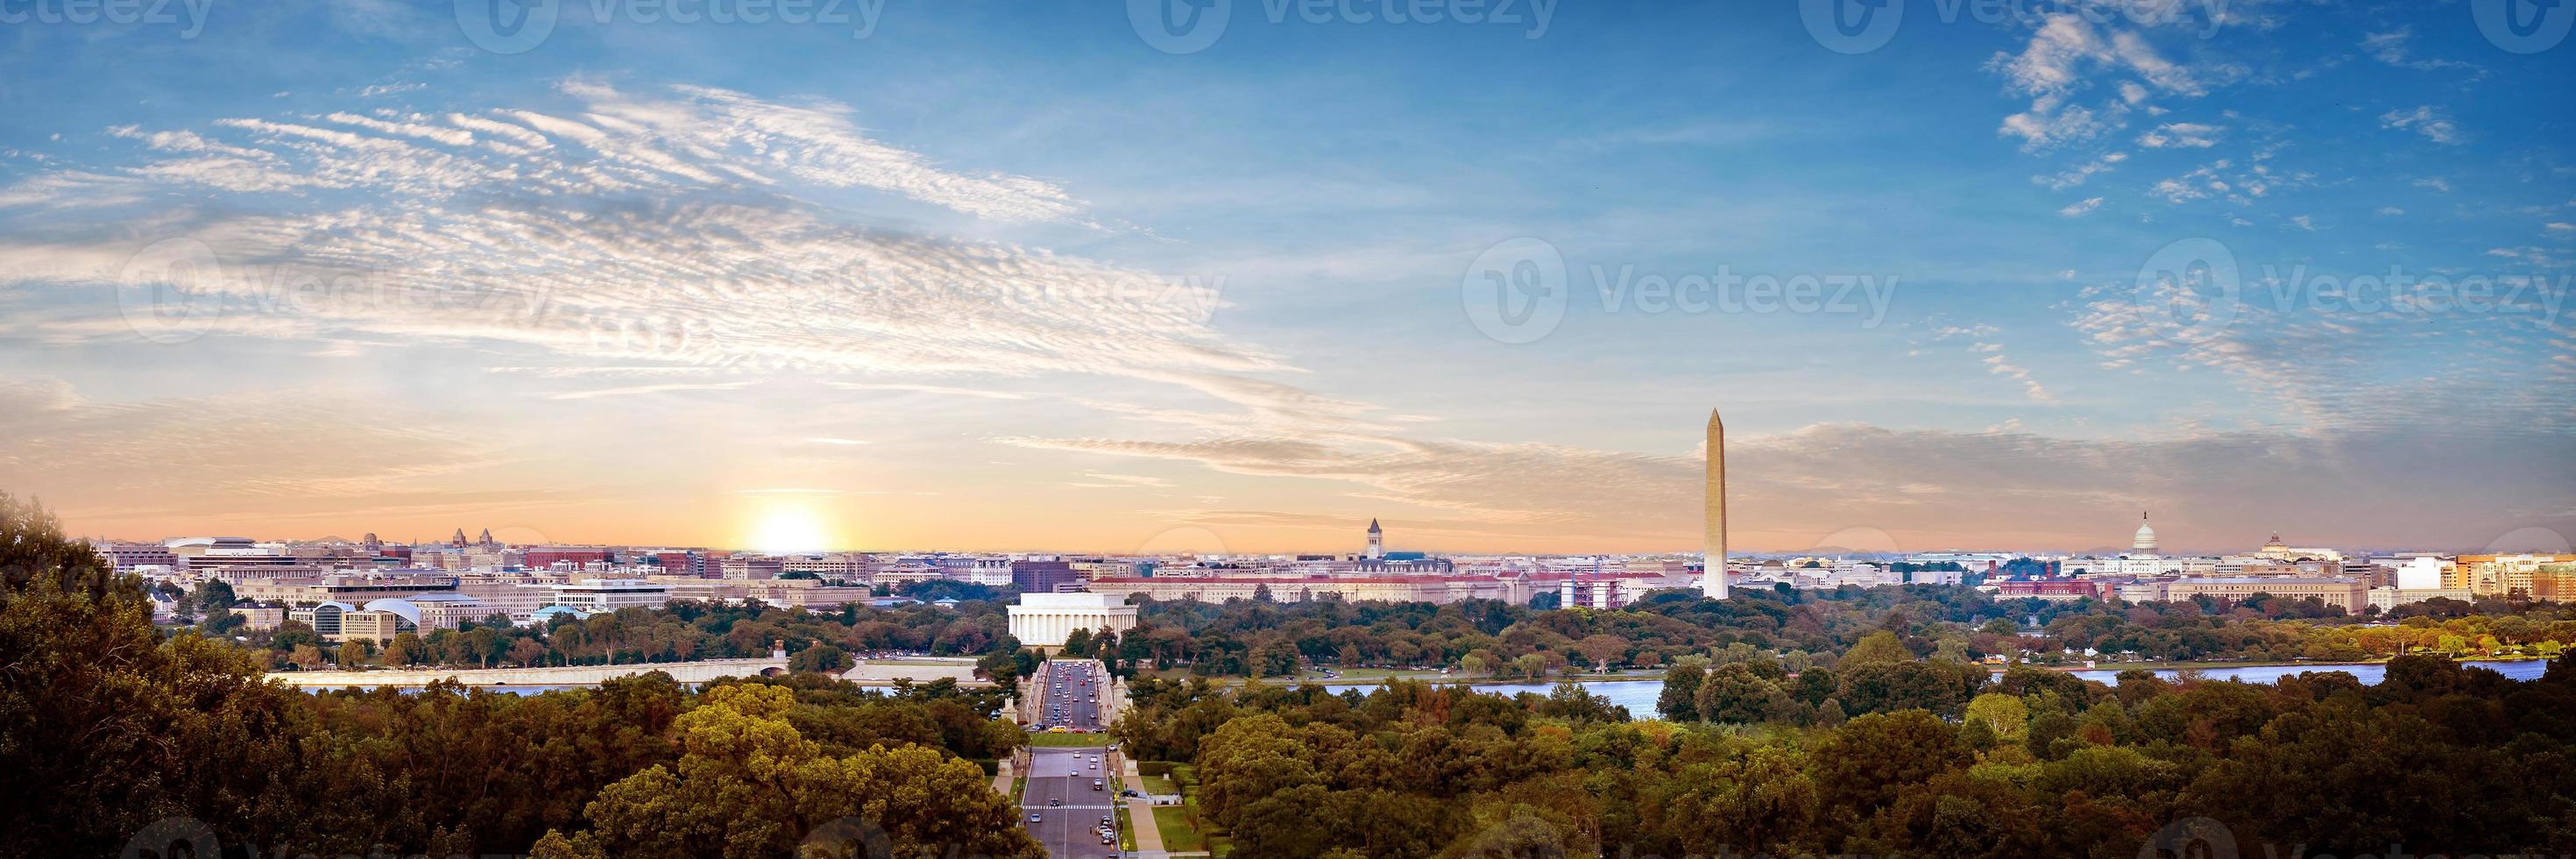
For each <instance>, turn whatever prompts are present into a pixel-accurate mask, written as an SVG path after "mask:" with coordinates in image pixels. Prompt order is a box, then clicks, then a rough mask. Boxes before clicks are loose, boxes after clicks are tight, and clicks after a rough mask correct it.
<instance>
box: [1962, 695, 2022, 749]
mask: <svg viewBox="0 0 2576 859" xmlns="http://www.w3.org/2000/svg"><path fill="white" fill-rule="evenodd" d="M1967 719H1968V722H1970V723H1972V724H1980V725H1984V726H1985V727H1986V730H1987V731H1988V732H1990V733H1991V734H1992V735H1993V736H1994V738H1995V740H1996V741H1997V742H2001V743H2008V744H2010V743H2019V742H2021V741H2022V732H2023V731H2025V730H2027V729H2028V728H2029V727H2030V708H2029V707H2027V706H2024V705H2023V704H2022V701H2021V696H2019V695H2006V694H2003V693H2001V692H1988V693H1986V694H1983V695H1979V696H1977V698H1976V700H1974V701H1970V702H1968V716H1967Z"/></svg>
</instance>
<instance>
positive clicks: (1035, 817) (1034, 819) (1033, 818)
mask: <svg viewBox="0 0 2576 859" xmlns="http://www.w3.org/2000/svg"><path fill="white" fill-rule="evenodd" d="M1029 822H1030V823H1044V822H1046V815H1043V814H1031V815H1029Z"/></svg>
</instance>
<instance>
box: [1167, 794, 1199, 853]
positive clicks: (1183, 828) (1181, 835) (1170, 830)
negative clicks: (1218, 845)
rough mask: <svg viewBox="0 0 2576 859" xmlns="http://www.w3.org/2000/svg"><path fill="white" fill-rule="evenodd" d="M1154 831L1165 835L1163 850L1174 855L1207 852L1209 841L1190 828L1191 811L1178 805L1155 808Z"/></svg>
mask: <svg viewBox="0 0 2576 859" xmlns="http://www.w3.org/2000/svg"><path fill="white" fill-rule="evenodd" d="M1154 829H1155V830H1157V831H1159V832H1161V833H1163V849H1164V850H1168V851H1171V852H1174V853H1195V852H1198V851H1201V850H1206V849H1208V848H1207V839H1206V838H1204V837H1202V836H1200V835H1199V831H1198V830H1197V829H1194V828H1191V826H1190V812H1189V809H1185V808H1182V807H1180V806H1177V805H1157V806H1154Z"/></svg>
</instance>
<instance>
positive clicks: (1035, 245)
mask: <svg viewBox="0 0 2576 859" xmlns="http://www.w3.org/2000/svg"><path fill="white" fill-rule="evenodd" d="M594 8H600V7H597V6H595V5H594V6H591V7H585V8H581V9H574V8H572V7H571V6H566V7H565V14H564V15H563V18H562V20H561V21H559V22H555V23H553V25H552V28H551V30H550V31H548V32H547V33H545V34H543V35H542V38H541V41H540V42H539V43H537V44H534V45H526V46H522V45H516V44H505V43H495V42H492V41H491V40H490V36H491V34H488V33H483V34H478V33H475V32H472V31H471V30H470V28H463V27H461V26H460V24H459V23H458V21H457V20H455V18H454V16H453V15H451V14H448V13H449V12H450V10H449V9H448V8H447V7H446V6H445V5H443V4H431V5H430V6H428V7H413V6H403V5H400V4H368V6H367V11H366V12H365V13H364V14H359V13H345V14H344V13H339V12H335V13H334V14H333V15H332V16H331V19H330V21H329V22H328V23H327V25H320V24H315V23H313V22H312V21H311V20H310V19H309V18H307V17H302V16H303V15H304V13H302V12H298V11H292V10H279V9H266V8H259V7H240V8H237V7H234V6H229V5H223V6H215V7H212V8H211V9H210V10H208V11H207V13H206V14H207V18H206V20H203V21H199V22H195V23H197V24H202V26H199V27H193V28H192V27H190V26H185V25H184V24H185V22H183V25H181V26H158V25H155V24H154V23H151V22H142V23H135V24H127V25H115V24H98V25H96V26H89V27H79V26H51V27H28V28H24V29H22V30H20V31H17V32H16V33H15V35H17V36H18V37H19V39H20V40H21V41H20V45H19V49H17V50H13V51H12V52H10V53H9V54H7V56H6V58H5V59H0V62H5V63H6V64H7V65H6V66H5V67H4V70H5V71H6V72H7V74H8V77H9V79H11V80H13V81H17V82H20V85H19V86H16V87H11V88H7V89H5V90H0V106H4V107H5V108H6V111H5V114H6V115H7V116H9V117H10V118H9V119H6V120H0V437H6V438H9V439H10V442H9V443H8V444H7V445H6V446H5V447H4V448H0V488H6V489H9V490H11V491H14V492H17V493H20V494H24V495H33V496H37V497H41V498H43V499H45V500H46V501H47V502H48V503H49V504H50V505H52V506H54V507H55V508H56V509H57V510H58V511H59V512H60V513H61V515H62V516H63V518H64V519H65V521H66V523H67V525H68V526H69V528H70V529H71V530H73V531H75V532H78V533H87V534H95V535H100V536H109V537H117V538H125V539H155V538H159V537H169V536H182V535H192V534H229V533H257V534H261V535H271V536H278V537H291V538H316V537H323V536H334V535H336V536H344V537H345V536H354V535H356V534H359V533H363V532H366V531H376V532H378V533H383V534H399V533H405V532H410V533H413V534H418V535H422V536H425V537H431V538H434V537H435V536H437V535H443V534H445V533H446V532H447V530H448V529H449V528H451V527H455V526H456V524H458V523H460V522H480V523H488V527H492V528H494V529H495V530H496V531H506V532H512V533H525V534H528V535H531V536H533V537H536V538H539V539H538V540H537V541H539V542H565V543H614V544H645V543H665V542H667V543H675V544H686V545H708V546H727V545H730V546H740V545H748V544H752V543H770V544H785V543H791V542H810V543H817V544H827V545H830V546H834V547H846V548H895V547H921V548H954V549H958V550H971V551H1005V550H1023V551H1047V550H1056V551H1146V550H1155V549H1163V548H1171V549H1200V550H1223V551H1233V552H1280V551H1298V550H1315V551H1321V550H1338V547H1340V546H1343V545H1344V544H1345V543H1346V542H1347V539H1348V538H1347V537H1346V536H1345V535H1346V534H1347V533H1348V528H1347V526H1346V524H1345V523H1347V522H1350V521H1365V520H1366V519H1368V518H1370V517H1373V516H1374V517H1382V518H1384V519H1385V520H1386V522H1387V523H1388V524H1389V527H1390V528H1391V529H1400V530H1401V533H1402V535H1403V536H1402V538H1401V539H1400V542H1402V543H1403V544H1404V545H1405V547H1408V548H1423V549H1430V550H1435V551H1450V552H1469V551H1503V550H1517V551H1530V552H1557V553H1580V552H1599V551H1618V552H1653V551H1667V552H1686V551H1692V550H1695V549H1698V548H1700V547H1702V546H1703V545H1704V540H1705V534H1704V532H1703V528H1702V515H1703V513H1704V511H1703V510H1702V508H1701V505H1700V504H1699V503H1695V502H1698V501H1699V500H1700V494H1701V492H1702V488H1701V484H1702V475H1703V469H1704V468H1705V466H1706V465H1707V463H1706V459H1705V450H1704V448H1703V445H1704V441H1703V440H1702V436H1701V434H1700V433H1699V432H1697V429H1698V421H1699V420H1700V418H1701V415H1700V412H1701V411H1703V410H1704V409H1705V408H1706V406H1707V404H1710V403H1724V404H1725V407H1726V409H1727V412H1728V416H1729V417H1730V418H1731V419H1732V420H1733V422H1734V424H1735V426H1734V430H1735V432H1734V434H1733V436H1732V438H1730V439H1729V441H1728V444H1729V448H1730V449H1729V457H1730V459H1731V461H1730V462H1727V463H1725V465H1726V467H1727V469H1728V471H1729V474H1728V477H1729V478H1730V480H1731V481H1732V484H1731V485H1732V489H1731V494H1732V498H1731V499H1730V501H1731V508H1730V511H1729V512H1730V514H1731V518H1730V522H1729V525H1730V529H1731V533H1730V535H1729V539H1730V540H1731V541H1732V542H1733V544H1734V545H1735V546H1737V547H1740V549H1741V550H1744V551H1764V552H1793V551H1798V550H1800V549H1802V548H1813V547H1820V546H1823V547H1835V546H1839V547H1842V548H1849V549H1855V550H1862V551H1877V550H1889V551H1924V550H1932V549H1941V548H1972V547H2012V548H2026V549H2031V550H2047V551H2081V550H2087V549H2097V548H2106V547H2117V546H2119V545H2121V541H2120V535H2121V534H2122V533H2123V531H2124V530H2125V528H2124V527H2122V524H2121V523H2123V522H2124V521H2126V519H2127V517H2128V516H2131V515H2134V513H2135V511H2137V510H2139V509H2152V510H2154V511H2156V521H2157V523H2158V524H2159V528H2160V530H2162V531H2164V532H2165V533H2166V534H2167V535H2168V537H2167V540H2168V542H2169V543H2171V544H2173V545H2174V546H2176V547H2178V550H2185V549H2187V550H2207V549H2220V548H2223V547H2231V546H2243V545H2253V544H2256V543H2259V542H2260V541H2261V539H2262V537H2263V536H2264V535H2265V534H2268V533H2270V532H2272V531H2274V530H2279V531H2282V532H2285V533H2294V534H2299V535H2302V536H2301V540H2302V541H2303V542H2305V543H2310V544H2318V545H2339V546H2352V547H2371V548H2387V549H2412V548H2420V549H2450V550H2476V549H2482V548H2489V547H2497V543H2498V541H2504V540H2508V539H2511V540H2536V541H2538V542H2532V543H2528V544H2526V545H2528V547H2530V548H2540V549H2564V548H2566V547H2567V546H2566V541H2567V540H2568V539H2569V537H2570V536H2571V535H2576V434H2571V432H2570V431H2569V430H2568V429H2567V419H2568V418H2569V417H2570V416H2571V415H2576V326H2571V323H2570V322H2569V320H2567V319H2566V318H2564V317H2563V316H2561V315H2560V314H2561V304H2562V302H2563V300H2564V298H2565V297H2566V294H2567V292H2568V289H2567V285H2568V282H2569V281H2568V278H2569V277H2570V273H2569V269H2570V261H2571V260H2576V255H2571V252H2576V226H2571V224H2576V163H2571V162H2570V160H2569V158H2568V153H2567V152H2566V150H2565V147H2564V145H2563V143H2562V142H2561V141H2563V140H2564V139H2565V129H2564V127H2563V124H2564V122H2563V120H2560V119H2558V117H2564V116H2568V115H2576V111H2571V110H2570V109H2569V108H2570V107H2571V105H2569V104H2567V101H2568V100H2569V99H2571V98H2576V95H2571V94H2570V93H2568V92H2566V91H2565V89H2564V88H2551V87H2530V86H2525V85H2522V83H2521V82H2525V81H2534V80H2551V79H2566V78H2568V77H2569V76H2570V73H2571V71H2576V59H2571V56H2576V55H2571V54H2570V52H2568V51H2565V50H2554V51H2542V52H2537V53H2528V52H2517V51H2515V50H2512V49H2510V48H2509V47H2508V46H2506V45H2505V44H2502V43H2499V42H2498V41H2496V37H2494V36H2492V35H2490V34H2487V33H2484V32H2483V31H2482V30H2481V29H2480V27H2479V26H2478V24H2477V22H2476V21H2475V20H2474V19H2473V16H2472V15H2471V14H2470V12H2469V11H2468V10H2466V9H2464V8H2459V7H2457V6H2453V7H2443V8H2434V9H2417V8H2412V7H2407V6H2403V5H2395V4H2392V5H2386V6H2361V7H2341V6H2338V7H2317V6H2313V5H2310V4H2293V3H2286V2H2254V3H2237V4H2231V5H2229V6H2228V7H2226V8H2227V11H2224V12H2219V13H2211V12H2210V11H2208V10H2207V9H2206V8H2203V7H2196V6H2192V5H2189V4H2184V5H2183V6H2181V7H2178V10H2177V14H2178V15H2180V16H2182V17H2180V18H2177V19H2174V20H2163V21H2145V22H2142V21H2137V20H2128V19H2123V18H2121V17H2119V16H2111V17H2109V18H2108V19H2104V20H2094V19H2090V18H2088V17H2086V16H2083V15H2076V14H2071V13H2059V14H2049V15H2042V16H2035V17H2033V18H2030V19H2027V20H2002V21H1979V20H1957V21H1950V20H1942V19H1940V18H1939V17H1938V16H1936V15H1935V14H1933V13H1932V12H1931V11H1929V10H1928V9H1925V10H1918V11H1917V12H1916V13H1915V14H1914V15H1912V16H1910V17H1908V18H1907V19H1906V20H1905V22H1904V24H1903V26H1902V29H1899V30H1897V31H1896V32H1894V34H1893V35H1892V36H1891V37H1889V38H1888V39H1887V40H1886V41H1885V42H1884V43H1883V44H1876V45H1865V44H1858V43H1851V42H1845V41H1837V40H1836V39H1834V38H1831V37H1825V36H1814V37H1811V35H1810V34H1811V33H1813V32H1816V31H1814V30H1813V29H1812V28H1811V27H1810V26H1809V23H1810V22H1806V21H1803V20H1802V19H1801V16H1800V14H1799V12H1798V10H1797V9H1795V8H1792V7H1791V4H1779V6H1778V7H1777V8H1772V7H1761V8H1735V7H1726V8H1691V9H1658V10H1640V11H1634V12H1630V13H1625V14H1618V13H1612V12H1609V11H1605V10H1599V9H1581V8H1575V7H1572V6H1568V7H1565V8H1562V9H1553V7H1551V8H1552V9H1553V12H1552V13H1551V16H1550V17H1549V18H1548V20H1547V21H1546V22H1545V23H1544V24H1541V23H1539V22H1538V21H1536V20H1530V21H1526V22H1524V24H1523V25H1522V26H1518V27H1506V26H1497V25H1470V24H1465V23H1459V22H1451V23H1449V24H1443V25H1434V24H1420V23H1417V24H1411V25H1399V24H1393V23H1389V22H1357V21H1334V22H1326V23H1313V22H1308V21H1305V20H1304V19H1301V18H1297V17H1289V18H1286V19H1283V20H1264V19H1263V18H1262V16H1261V15H1260V14H1259V13H1258V12H1257V11H1256V9H1255V6H1253V5H1244V6H1243V7H1242V8H1241V9H1238V10H1237V14H1236V18H1237V20H1236V21H1235V22H1234V23H1233V25H1232V26H1231V27H1229V28H1226V29H1225V30H1224V31H1223V32H1222V33H1221V34H1219V35H1220V36H1221V38H1217V40H1216V41H1214V42H1212V43H1210V44H1206V45H1193V44H1172V43H1164V42H1159V41H1157V37H1155V36H1153V35H1151V34H1150V33H1149V32H1146V31H1143V30H1140V29H1138V28H1137V27H1136V26H1134V25H1133V23H1132V22H1131V21H1129V20H1128V19H1127V17H1126V16H1125V15H1124V14H1121V11H1122V10H1119V9H1116V8H1110V7H1102V8H1100V9H1092V8H1089V7H1084V6H1054V7H1040V8H1034V9H1012V10H1007V11H1006V10H999V9H981V8H973V7H943V8H939V9H935V10H934V9H928V8H916V7H905V6H891V7H886V8H884V9H883V10H882V14H883V18H882V20H876V19H870V20H868V21H866V22H864V23H866V25H867V26H866V27H865V28H864V33H863V34H861V33H858V32H855V31H857V30H859V29H862V28H859V27H857V26H856V23H854V24H853V26H850V27H837V28H836V27H825V26H799V25H789V24H777V25H773V26H748V25H745V26H720V25H713V24H701V25H696V26H691V25H684V24H678V23H672V22H668V21H663V22H659V23H656V22H650V21H637V20H613V21H593V20H588V16H589V15H590V10H591V9H594ZM854 36H860V37H858V38H854ZM290 47H291V48H292V50H291V51H290V50H285V49H286V48H290ZM278 55H292V56H294V57H296V58H297V60H296V61H295V62H293V63H289V64H283V65H278V64H269V63H252V62H244V61H242V60H243V58H246V57H270V56H278ZM138 58H148V59H149V60H150V61H149V62H138V61H136V60H137V59H138ZM788 67H793V68H796V69H798V70H799V71H798V73H796V74H793V75H782V74H779V73H778V72H777V69H780V68H788ZM317 80H324V81H328V82H329V83H326V84H324V85H321V86H317V85H316V84H315V81H317ZM1604 81H1615V82H1617V84H1616V91H1615V92H1613V93H1611V94H1610V95H1611V96H1612V97H1610V98H1607V99H1604V98H1598V97H1596V96H1597V95H1598V93H1597V91H1596V88H1597V87H1600V86H1602V85H1604V84H1603V82H1604ZM1642 82H1652V85H1651V86H1649V85H1646V84H1644V83H1642ZM65 94H77V97H66V96H65ZM1325 96H1329V97H1325ZM1388 141H1403V142H1404V143H1405V144H1406V145H1403V146H1395V145H1389V144H1388ZM2220 262H2225V263H2227V264H2228V266H2227V267H2230V268H2232V269H2233V271H2234V272H2235V276H2234V278H2233V279H2230V280H2226V281H2225V284H2224V285H2225V286H2226V287H2227V288H2226V289H2222V290H2215V291H2213V290H2212V289H2210V288H2208V287H2209V284H2208V283H2206V282H2198V281H2195V282H2189V283H2175V282H2170V281H2167V280H2163V279H2160V278H2162V276H2163V275H2165V274H2167V273H2173V274H2178V275H2185V276H2188V275H2187V273H2189V272H2193V271H2208V270H2210V269H2211V267H2212V266H2216V265H2217V264H2218V263H2220ZM2196 266H2197V267H2196ZM2426 278H2435V279H2440V280H2441V281H2442V282H2443V283H2444V284H2445V285H2444V286H2443V287H2442V288H2441V289H2438V290H2436V289H2432V288H2430V287H2426V286H2423V285H2421V283H2420V281H2421V280H2422V279H2426ZM2364 279H2368V281H2367V282H2368V284H2369V285H2367V286H2365V280H2364ZM2472 282H2474V283H2477V284H2481V286H2479V287H2476V288H2469V287H2467V286H2466V284H2469V283H2472ZM1766 283H1767V284H1769V285H1770V286H1768V287H1765V286H1761V284H1766ZM2407 284H2415V285H2407ZM1802 285H1803V286H1802ZM2552 539H2554V540H2555V541H2556V545H2549V541H2550V540H2552ZM2518 547H2521V546H2505V547H2502V548H2518Z"/></svg>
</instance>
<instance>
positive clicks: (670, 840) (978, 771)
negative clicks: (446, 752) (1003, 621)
mask: <svg viewBox="0 0 2576 859" xmlns="http://www.w3.org/2000/svg"><path fill="white" fill-rule="evenodd" d="M795 707H796V695H795V693H794V692H792V691H790V690H788V689H785V688H781V687H777V686H764V685H753V684H737V685H727V686H719V687H717V688H714V689H711V690H708V692H707V693H706V694H705V695H703V696H701V700H700V702H699V706H698V707H697V708H696V709H694V710H691V711H689V712H688V713H687V714H685V715H683V716H681V717H680V718H679V719H678V721H677V722H676V723H675V725H674V727H675V728H676V729H677V730H678V733H679V738H680V755H679V758H678V759H677V760H676V761H673V762H672V763H670V764H667V765H665V764H657V765H655V766H653V767H651V768H648V769H646V770H644V771H642V772H639V773H636V774H634V775H631V776H628V777H626V778H624V779H620V780H618V781H617V782H616V783H614V784H611V785H608V786H607V787H606V788H603V789H601V790H600V792H599V798H598V799H597V800H594V801H592V802H591V803H590V805H589V806H588V807H587V808H586V809H585V814H586V816H587V817H589V819H590V820H591V822H592V826H591V828H590V829H588V830H584V831H582V832H579V833H577V834H575V835H573V836H572V838H571V841H570V845H569V847H570V851H569V852H570V853H571V855H575V856H582V857H607V856H620V857H629V856H633V857H667V859H683V858H684V857H700V856H723V857H728V859H754V857H772V856H791V855H797V850H798V848H799V846H800V845H806V846H820V845H833V846H838V847H839V848H840V849H843V850H849V849H850V848H853V847H856V848H864V849H860V850H856V851H854V852H856V853H857V855H869V854H870V852H872V851H882V850H891V851H892V852H893V853H894V854H897V855H916V854H937V853H945V852H948V851H952V850H954V851H959V852H962V853H964V854H966V855H980V856H1039V855H1043V851H1042V850H1040V849H1039V847H1038V844H1037V841H1036V839H1035V838H1033V837H1031V836H1030V835H1029V834H1028V833H1027V832H1026V831H1025V830H1023V829H1021V828H1019V827H1018V826H1017V825H1016V823H1017V820H1016V816H1017V812H1016V811H1015V810H1014V809H1013V808H1012V807H1011V805H1010V804H1009V802H1008V801H1007V800H1006V799H1004V798H1003V797H1002V796H1001V795H1000V794H997V793H995V792H993V790H992V786H991V783H990V782H989V781H988V780H987V779H986V778H985V777H984V771H983V769H982V768H980V767H977V766H975V765H974V764H971V763H968V762H966V761H962V760H958V759H956V758H953V757H947V756H944V755H941V754H940V753H938V752H937V751H935V750H932V749H928V748H923V747H920V746H902V747H898V748H894V749H888V748H886V747H885V746H881V745H879V746H870V747H868V748H867V749H866V750H864V751H860V752H857V753H854V754H849V755H841V756H834V755H831V754H827V753H826V752H825V750H824V748H823V745H822V744H820V743H817V742H815V741H813V740H810V739H807V738H805V736H804V735H803V734H801V733H799V732H798V731H797V729H796V727H795V725H794V724H793V723H792V722H791V720H790V719H789V718H788V713H789V712H791V711H792V710H793V709H794V708H795Z"/></svg>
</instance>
